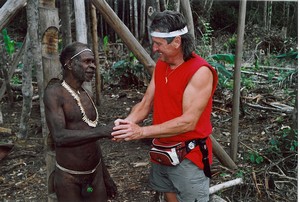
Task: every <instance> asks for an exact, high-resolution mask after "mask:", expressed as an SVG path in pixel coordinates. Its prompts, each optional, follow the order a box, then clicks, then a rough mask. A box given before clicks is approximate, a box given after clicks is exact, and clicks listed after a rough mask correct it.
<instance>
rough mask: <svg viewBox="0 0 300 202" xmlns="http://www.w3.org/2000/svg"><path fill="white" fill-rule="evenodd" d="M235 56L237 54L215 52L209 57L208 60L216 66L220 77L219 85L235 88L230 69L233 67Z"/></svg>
mask: <svg viewBox="0 0 300 202" xmlns="http://www.w3.org/2000/svg"><path fill="white" fill-rule="evenodd" d="M234 58H235V56H234V55H232V54H214V55H210V56H209V57H208V60H207V61H208V62H209V63H210V64H211V65H212V66H213V67H215V68H216V70H217V72H218V77H219V81H218V82H219V85H220V86H221V87H223V88H230V89H232V88H233V85H232V77H233V75H232V73H231V72H230V71H228V69H229V68H230V69H232V68H233V65H234ZM226 65H227V66H226Z"/></svg>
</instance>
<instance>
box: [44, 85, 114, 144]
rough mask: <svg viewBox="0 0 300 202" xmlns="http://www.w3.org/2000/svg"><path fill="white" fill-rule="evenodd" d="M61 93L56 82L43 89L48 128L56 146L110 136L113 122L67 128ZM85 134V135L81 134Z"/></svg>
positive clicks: (81, 142) (82, 142)
mask: <svg viewBox="0 0 300 202" xmlns="http://www.w3.org/2000/svg"><path fill="white" fill-rule="evenodd" d="M63 101H64V98H63V93H62V92H61V88H60V85H59V84H58V83H56V84H54V85H51V86H48V87H47V88H46V90H45V95H44V103H45V114H46V120H47V124H48V128H49V130H50V132H51V134H52V136H53V140H54V142H55V145H57V146H76V145H81V144H85V143H88V142H92V141H96V140H98V139H100V138H105V137H108V138H111V137H112V136H111V135H110V133H111V132H112V127H113V125H114V124H113V123H110V124H109V125H108V126H98V127H96V128H88V129H86V128H85V129H82V130H70V129H67V123H66V121H65V115H64V114H65V112H64V111H63V103H64V102H63ZM82 134H85V135H82Z"/></svg>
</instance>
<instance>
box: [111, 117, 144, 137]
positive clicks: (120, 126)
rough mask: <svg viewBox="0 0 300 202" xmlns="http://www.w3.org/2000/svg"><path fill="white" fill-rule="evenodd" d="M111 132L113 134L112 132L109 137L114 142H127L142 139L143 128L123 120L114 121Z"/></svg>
mask: <svg viewBox="0 0 300 202" xmlns="http://www.w3.org/2000/svg"><path fill="white" fill-rule="evenodd" d="M113 130H114V132H112V133H111V135H112V136H113V139H114V140H116V141H120V140H125V141H129V140H137V139H142V138H143V128H142V127H140V126H139V125H137V124H135V123H133V122H131V121H128V120H125V119H117V120H115V127H113Z"/></svg>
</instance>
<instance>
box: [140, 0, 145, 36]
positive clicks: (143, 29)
mask: <svg viewBox="0 0 300 202" xmlns="http://www.w3.org/2000/svg"><path fill="white" fill-rule="evenodd" d="M145 18H146V0H141V17H140V19H141V20H140V38H141V39H143V38H144V36H145V26H146V19H145Z"/></svg>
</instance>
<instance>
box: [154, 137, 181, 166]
mask: <svg viewBox="0 0 300 202" xmlns="http://www.w3.org/2000/svg"><path fill="white" fill-rule="evenodd" d="M186 154H187V152H186V147H185V143H184V142H179V143H172V144H169V143H161V142H159V141H158V140H157V139H153V140H152V148H151V149H150V152H149V155H150V158H151V159H152V161H154V162H156V163H159V164H162V165H166V166H176V165H178V164H179V163H180V162H181V161H182V160H183V159H184V156H185V155H186Z"/></svg>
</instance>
